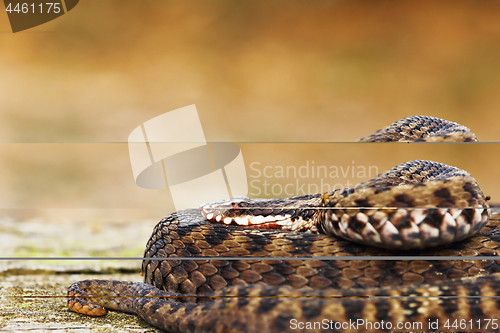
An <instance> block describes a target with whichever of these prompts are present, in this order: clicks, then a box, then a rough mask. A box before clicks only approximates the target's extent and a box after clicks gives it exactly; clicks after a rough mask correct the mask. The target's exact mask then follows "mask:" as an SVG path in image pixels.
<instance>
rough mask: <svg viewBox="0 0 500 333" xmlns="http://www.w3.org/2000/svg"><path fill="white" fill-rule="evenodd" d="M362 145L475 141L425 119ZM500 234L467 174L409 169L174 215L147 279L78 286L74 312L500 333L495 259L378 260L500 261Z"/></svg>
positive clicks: (418, 165) (234, 324)
mask: <svg viewBox="0 0 500 333" xmlns="http://www.w3.org/2000/svg"><path fill="white" fill-rule="evenodd" d="M360 141H363V142H378V141H426V142H430V141H462V142H474V141H477V139H476V137H475V136H474V134H472V132H471V131H470V130H468V129H467V128H466V127H464V126H461V125H458V124H456V123H452V122H449V121H446V120H442V119H438V118H432V117H422V116H415V117H410V118H406V119H402V120H400V121H398V122H396V123H394V124H393V125H391V126H389V127H387V128H386V129H383V130H380V131H378V132H376V133H375V134H373V135H371V136H369V137H366V138H363V139H361V140H360ZM498 225H499V218H498V215H497V214H493V215H491V212H490V208H489V206H488V204H487V199H486V198H485V197H484V195H483V193H482V191H481V189H480V188H479V186H478V185H477V183H476V181H475V180H474V178H472V176H470V175H469V174H468V173H467V172H465V171H463V170H460V169H457V168H454V167H451V166H447V165H444V164H440V163H437V162H430V161H419V160H417V161H411V162H407V163H403V164H401V165H399V166H397V167H395V168H393V169H392V170H390V171H389V172H388V173H385V174H383V175H379V176H377V177H375V178H374V179H372V180H370V181H368V182H365V183H362V184H359V185H358V186H356V187H355V188H353V189H344V190H338V191H334V192H330V193H324V194H315V195H309V196H302V197H296V198H288V199H273V200H251V199H248V198H235V199H233V200H230V201H226V202H219V203H212V204H207V205H204V206H202V207H201V208H200V209H199V210H187V211H181V212H176V213H173V214H171V215H169V216H167V217H165V218H164V219H163V220H161V221H160V222H159V223H158V224H157V225H156V227H155V228H154V230H153V234H152V236H151V238H150V240H149V241H148V243H147V246H146V250H145V253H144V257H145V259H144V261H143V264H142V272H143V275H144V282H145V283H130V282H122V281H108V280H86V281H80V282H76V283H74V284H72V285H71V286H70V287H69V289H68V307H69V308H70V309H71V310H73V311H76V312H80V313H83V314H87V315H92V316H101V315H104V314H105V313H106V310H105V308H106V309H111V310H119V311H124V312H130V313H135V314H138V315H139V316H141V317H142V318H143V319H144V320H146V321H147V322H148V323H150V324H152V325H154V326H156V327H159V328H161V329H164V330H167V331H173V332H235V331H239V332H259V333H261V332H271V331H274V332H278V331H279V332H281V331H283V332H285V331H290V332H297V331H307V332H320V331H332V332H335V331H340V332H370V331H371V332H379V331H431V330H432V331H435V330H443V329H444V330H455V331H456V330H460V331H471V330H489V331H492V330H493V331H495V330H497V329H498V328H499V326H500V322H498V319H496V318H498V317H499V316H500V298H499V296H500V275H499V274H495V273H497V272H500V265H499V264H498V261H497V260H455V259H456V258H455V259H454V260H428V259H429V258H428V257H426V258H422V260H377V256H399V255H404V256H419V255H423V256H465V257H476V256H483V257H484V256H497V254H498V253H497V250H496V249H497V248H498V247H500V236H499V234H500V232H499V231H498V230H499V229H498ZM336 256H343V257H346V256H353V260H336V259H335V257H336ZM356 256H357V257H359V256H371V257H373V259H372V260H356ZM191 257H197V258H199V259H186V258H191ZM203 257H207V258H210V259H204V258H203ZM216 257H217V258H216ZM219 257H220V259H219ZM235 257H237V258H240V257H241V258H242V259H238V260H234V259H235ZM314 257H317V258H314ZM165 258H168V260H167V259H165ZM175 258H179V259H175ZM243 258H244V259H243ZM301 258H309V260H306V259H301ZM487 325H488V326H487ZM495 325H496V328H495Z"/></svg>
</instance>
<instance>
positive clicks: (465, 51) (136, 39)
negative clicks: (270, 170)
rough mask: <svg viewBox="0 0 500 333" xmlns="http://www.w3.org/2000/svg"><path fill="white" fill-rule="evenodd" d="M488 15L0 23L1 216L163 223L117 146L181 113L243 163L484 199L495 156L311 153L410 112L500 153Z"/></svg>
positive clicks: (353, 4)
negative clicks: (459, 129) (393, 177)
mask: <svg viewBox="0 0 500 333" xmlns="http://www.w3.org/2000/svg"><path fill="white" fill-rule="evenodd" d="M499 17H500V3H499V2H496V1H481V2H478V1H439V2H434V1H293V2H291V1H272V2H269V1H232V0H220V1H199V0H197V1H147V2H146V1H131V0H120V1H117V0H108V1H92V0H82V1H80V3H79V4H78V5H77V6H76V7H75V8H74V9H73V10H72V11H70V12H69V13H67V14H66V15H63V16H62V17H60V18H58V19H56V20H54V21H51V22H49V23H47V24H44V25H41V26H39V27H36V28H33V29H30V30H26V31H24V32H19V33H16V34H13V33H12V32H11V30H10V26H9V22H8V19H7V15H0V32H1V34H0V49H1V50H2V52H1V54H0V72H1V73H2V75H1V77H0V119H1V121H0V213H1V214H4V215H12V214H28V215H43V214H48V215H51V214H56V215H57V214H69V215H70V216H71V215H72V214H81V213H82V211H86V212H87V213H89V214H90V215H92V214H94V215H93V216H100V215H102V214H105V213H106V212H107V213H108V214H116V215H117V216H126V217H129V218H130V217H135V216H136V215H137V216H147V217H152V216H157V217H159V214H162V215H164V214H167V213H169V212H171V211H172V210H173V206H172V201H171V198H170V194H169V193H168V191H165V190H145V189H141V188H139V187H137V186H136V185H135V183H134V180H133V177H132V171H131V168H130V161H129V157H128V148H127V144H126V142H127V138H128V135H129V134H130V132H131V131H132V130H133V129H134V128H136V127H137V126H139V125H140V124H142V123H144V122H145V121H147V120H149V119H151V118H153V117H155V116H158V115H160V114H163V113H165V112H167V111H170V110H174V109H177V108H180V107H183V106H186V105H190V104H196V106H197V109H198V113H199V117H200V119H201V123H202V125H203V130H204V133H205V137H206V139H207V141H209V142H210V141H212V142H214V141H222V142H236V143H243V144H242V145H241V147H242V149H243V153H244V159H245V162H246V163H247V168H248V165H249V163H252V162H253V161H260V162H261V163H265V164H266V165H297V166H300V165H303V164H305V163H306V161H308V160H309V161H312V160H315V161H316V163H317V164H320V165H332V164H333V165H351V161H356V164H357V165H360V164H364V165H377V166H379V170H380V172H383V171H385V170H386V169H388V168H390V167H392V166H394V165H396V164H398V163H401V162H404V161H406V160H409V159H413V158H430V159H435V160H438V161H440V162H444V163H448V164H452V165H455V166H457V167H461V168H464V169H466V170H468V171H470V172H471V173H472V175H473V176H474V177H475V178H476V179H477V180H478V181H479V183H480V185H481V187H482V188H483V190H484V191H485V193H486V194H489V195H491V196H492V198H493V201H494V202H497V203H498V202H500V190H499V187H498V184H499V183H500V175H499V174H498V172H497V167H496V166H497V163H498V162H499V157H498V156H500V154H498V153H500V151H499V150H500V147H497V146H498V145H497V144H475V145H467V147H462V146H463V145H456V144H449V145H444V144H442V145H441V144H437V145H430V146H431V147H429V146H426V147H424V146H423V145H412V148H408V145H404V144H398V145H396V146H395V145H392V146H387V145H379V146H374V145H361V144H360V145H353V144H340V145H338V144H337V145H335V144H328V145H325V144H316V143H318V142H319V143H323V142H327V143H328V142H339V141H341V142H352V141H355V140H357V139H358V138H360V137H363V136H366V135H368V134H370V133H372V132H374V131H375V130H377V129H379V128H382V127H385V126H387V125H389V124H391V123H392V122H394V121H396V120H399V119H400V118H403V117H407V116H412V115H416V114H422V115H432V116H436V117H441V118H444V119H448V120H452V121H455V122H458V123H461V124H463V125H466V126H468V127H469V128H471V129H472V130H473V131H474V132H475V133H476V135H477V136H478V138H479V139H480V140H481V141H484V142H494V141H500V134H498V133H499V131H500V117H499V114H498V112H497V109H498V106H499V105H500V19H499ZM276 142H278V143H279V142H296V143H307V144H302V145H293V144H281V145H276V144H273V143H276ZM255 143H258V144H255ZM424 150H425V151H424ZM330 151H331V153H329V152H330ZM352 163H354V162H352ZM360 181H361V180H360ZM134 209H135V210H137V211H136V212H131V210H134ZM2 212H3V213H2ZM134 214H136V215H134Z"/></svg>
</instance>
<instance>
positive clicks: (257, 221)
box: [202, 211, 297, 229]
mask: <svg viewBox="0 0 500 333" xmlns="http://www.w3.org/2000/svg"><path fill="white" fill-rule="evenodd" d="M202 214H203V216H204V217H205V218H206V219H207V220H208V221H210V222H213V223H224V224H226V225H238V226H244V227H250V228H260V229H290V228H291V227H292V226H293V225H294V224H295V223H297V221H296V220H293V219H292V215H291V214H285V215H267V216H264V215H240V216H235V217H231V216H227V215H229V214H231V212H230V211H227V212H224V213H221V214H215V213H206V212H204V211H202Z"/></svg>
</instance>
